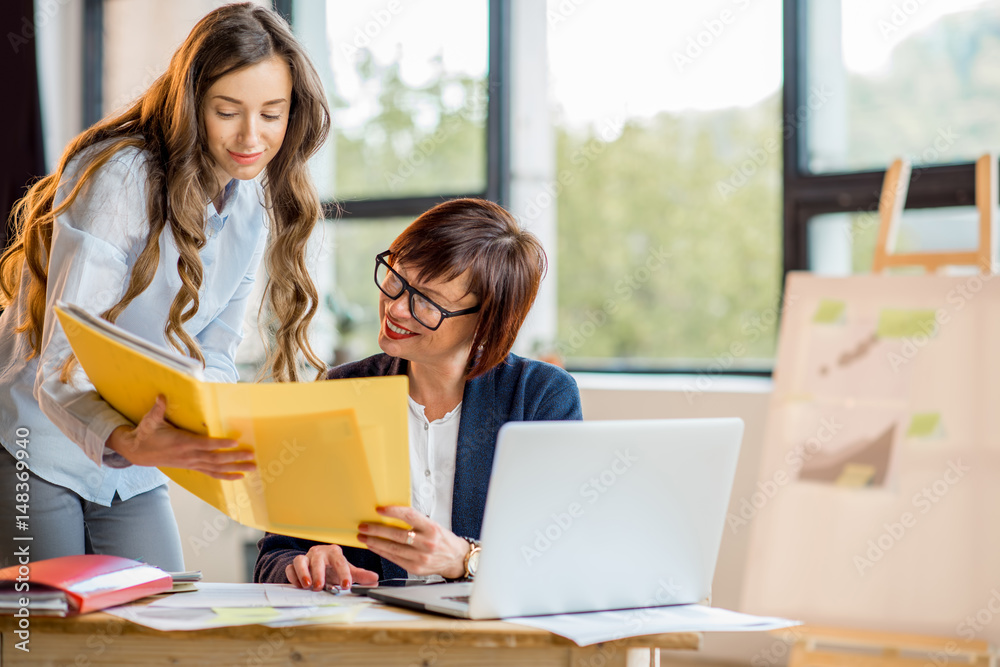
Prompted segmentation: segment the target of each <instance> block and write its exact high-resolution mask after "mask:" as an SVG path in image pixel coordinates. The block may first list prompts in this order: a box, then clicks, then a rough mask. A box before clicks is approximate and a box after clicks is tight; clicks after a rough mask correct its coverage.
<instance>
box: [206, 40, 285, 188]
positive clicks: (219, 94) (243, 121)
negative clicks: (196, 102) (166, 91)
mask: <svg viewBox="0 0 1000 667" xmlns="http://www.w3.org/2000/svg"><path fill="white" fill-rule="evenodd" d="M291 101H292V74H291V71H290V70H289V69H288V63H286V62H285V61H284V60H282V59H281V58H278V57H277V56H274V57H271V58H269V59H267V60H262V61H261V62H259V63H257V64H255V65H250V66H249V67H244V68H242V69H239V70H236V71H235V72H230V73H229V74H226V75H225V76H223V77H220V78H219V80H218V81H216V82H215V83H213V84H212V86H211V87H210V88H209V89H208V92H207V93H206V94H205V101H204V102H203V104H202V118H204V120H205V134H206V138H207V142H208V152H209V154H210V155H211V156H212V159H213V160H214V162H215V173H216V175H217V176H218V178H219V187H220V189H221V188H222V187H224V186H225V185H226V183H228V182H229V181H230V179H233V178H237V179H239V180H241V181H246V180H250V179H252V178H256V177H257V176H258V175H259V174H260V172H261V171H263V170H264V167H266V166H267V164H268V163H269V162H270V161H271V160H272V159H273V158H274V156H275V155H277V153H278V149H280V148H281V142H282V141H284V139H285V130H286V129H287V128H288V112H289V109H290V108H291Z"/></svg>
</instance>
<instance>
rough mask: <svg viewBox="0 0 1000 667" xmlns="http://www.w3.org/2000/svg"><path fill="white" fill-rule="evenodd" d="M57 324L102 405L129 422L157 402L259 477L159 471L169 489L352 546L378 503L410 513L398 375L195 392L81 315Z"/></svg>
mask: <svg viewBox="0 0 1000 667" xmlns="http://www.w3.org/2000/svg"><path fill="white" fill-rule="evenodd" d="M56 314H57V315H58V317H59V322H60V323H61V324H62V327H63V330H64V331H65V332H66V337H67V338H68V339H69V343H70V346H71V347H72V348H73V352H74V353H75V354H76V357H77V359H78V360H79V362H80V365H81V366H82V367H83V369H84V370H85V371H86V373H87V376H88V377H89V378H90V381H91V382H93V384H94V386H95V387H96V388H97V391H98V392H99V393H100V394H101V397H102V398H104V400H105V401H107V402H108V403H109V404H110V405H111V406H113V407H114V408H115V409H116V410H118V411H119V412H120V413H122V414H123V415H125V416H126V417H128V418H129V419H131V420H132V421H133V422H135V423H138V422H139V420H140V419H142V416H143V415H145V414H146V412H148V411H149V409H150V408H151V407H152V406H153V403H154V402H155V401H156V396H157V395H158V394H163V395H164V396H165V397H166V399H167V419H168V420H169V421H170V423H172V424H174V425H175V426H177V427H179V428H183V429H186V430H189V431H193V432H195V433H201V434H206V435H210V436H214V437H225V438H233V439H235V440H237V441H238V442H239V443H240V445H241V446H244V447H247V448H250V449H253V450H254V452H255V458H256V461H257V471H256V472H254V473H250V474H248V475H246V476H245V477H244V478H243V479H241V480H236V481H223V480H218V479H214V478H212V477H209V476H208V475H205V474H202V473H200V472H195V471H192V470H181V469H176V468H163V469H162V470H163V472H164V473H166V474H167V476H168V477H170V479H172V480H173V481H175V482H176V483H177V484H179V485H180V486H182V487H184V488H185V489H187V490H188V491H190V492H191V493H193V494H195V495H196V496H198V497H199V498H201V499H202V500H204V501H205V502H207V503H209V504H210V505H212V506H213V507H215V508H217V509H219V510H220V511H222V512H224V513H225V514H227V515H228V516H229V517H231V518H232V519H234V520H236V521H238V522H240V523H242V524H244V525H247V526H252V527H254V528H259V529H261V530H269V531H272V532H276V533H281V534H283V535H291V536H293V537H302V538H306V539H312V540H320V541H323V542H333V543H336V544H344V545H350V546H360V547H363V546H364V545H363V544H361V543H360V542H358V541H357V539H356V535H357V525H358V523H360V522H362V521H370V522H377V523H393V524H395V525H399V526H405V525H406V524H403V523H399V522H395V521H394V520H387V519H386V518H384V517H380V516H379V515H378V514H377V513H376V512H375V508H376V506H379V505H407V506H408V505H409V504H410V464H409V444H408V431H407V416H406V415H407V398H406V397H407V381H406V377H405V376H392V377H373V378H357V379H345V380H322V381H318V382H288V383H266V384H246V383H240V384H230V383H218V382H205V381H203V380H202V379H201V364H199V363H198V362H197V361H195V360H193V359H189V358H187V357H184V356H182V355H179V354H174V353H171V352H168V351H166V350H164V349H163V348H160V347H157V346H155V345H152V344H151V343H149V342H148V341H145V340H143V339H141V338H139V337H137V336H135V335H133V334H131V333H129V332H127V331H125V330H123V329H121V328H119V327H116V326H114V325H112V324H110V323H108V322H106V321H105V320H103V319H100V318H98V317H95V316H93V315H91V314H89V313H87V312H86V311H84V310H83V309H81V308H79V307H77V306H73V305H69V304H64V303H60V304H59V306H57V307H56Z"/></svg>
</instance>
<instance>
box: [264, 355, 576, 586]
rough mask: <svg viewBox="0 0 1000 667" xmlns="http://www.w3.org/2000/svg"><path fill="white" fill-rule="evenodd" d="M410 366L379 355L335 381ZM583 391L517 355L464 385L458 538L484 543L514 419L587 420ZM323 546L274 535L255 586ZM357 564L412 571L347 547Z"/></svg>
mask: <svg viewBox="0 0 1000 667" xmlns="http://www.w3.org/2000/svg"><path fill="white" fill-rule="evenodd" d="M405 374H406V361H405V360H402V359H399V358H397V357H390V356H388V355H386V354H377V355H375V356H373V357H368V358H367V359H363V360H361V361H355V362H352V363H348V364H343V365H341V366H337V367H336V368H333V369H331V370H330V372H329V373H328V374H327V377H328V378H329V379H337V378H353V377H374V376H380V375H405ZM582 418H583V414H582V412H581V408H580V393H579V391H578V390H577V388H576V381H575V380H573V378H572V376H570V374H569V373H567V372H566V371H564V370H562V369H561V368H558V367H556V366H553V365H551V364H546V363H544V362H541V361H532V360H529V359H523V358H521V357H518V356H517V355H514V354H511V355H509V356H508V357H507V359H506V360H505V361H504V362H503V363H502V364H500V365H498V366H496V367H495V368H493V369H491V370H490V371H488V372H486V373H484V374H483V375H482V376H480V377H478V378H476V379H474V380H470V381H469V382H466V383H465V393H464V395H463V397H462V415H461V421H460V422H459V425H458V450H457V452H456V454H455V490H454V495H453V496H452V510H451V529H452V532H454V533H455V534H456V535H461V536H463V537H472V538H475V539H478V538H479V531H480V529H481V527H482V523H483V510H484V508H485V507H486V490H487V488H488V486H489V483H490V472H491V471H492V469H493V451H494V449H495V448H496V443H497V432H498V431H499V430H500V427H501V426H503V425H504V424H505V423H506V422H510V421H545V420H557V419H582ZM316 544H320V542H313V541H310V540H302V539H298V538H294V537H287V536H285V535H276V534H274V533H267V534H266V535H265V536H264V537H263V539H261V541H260V542H259V543H258V544H257V548H258V549H259V550H260V553H259V554H258V555H257V564H256V566H255V567H254V581H256V582H265V583H287V581H288V579H287V578H286V577H285V566H286V565H289V564H290V563H291V562H292V560H293V559H294V558H295V557H296V556H298V555H300V554H304V553H305V552H306V551H308V550H309V548H310V547H312V546H314V545H316ZM344 555H345V556H346V557H347V560H348V561H350V562H351V563H352V564H353V565H354V566H356V567H361V568H364V569H366V570H371V571H373V572H377V573H378V575H379V577H380V578H382V579H391V578H396V577H405V576H406V571H405V570H403V568H401V567H399V566H398V565H396V564H395V563H392V562H390V561H387V560H385V559H384V558H381V557H379V556H377V555H375V554H374V553H372V552H371V551H368V550H367V549H359V548H357V547H344Z"/></svg>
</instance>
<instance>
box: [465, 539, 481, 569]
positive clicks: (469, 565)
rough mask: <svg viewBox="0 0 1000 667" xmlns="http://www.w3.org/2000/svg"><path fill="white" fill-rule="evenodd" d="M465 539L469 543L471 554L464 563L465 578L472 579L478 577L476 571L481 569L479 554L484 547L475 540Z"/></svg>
mask: <svg viewBox="0 0 1000 667" xmlns="http://www.w3.org/2000/svg"><path fill="white" fill-rule="evenodd" d="M463 539H465V541H466V542H468V543H469V553H467V554H465V561H464V562H463V563H462V564H463V566H464V567H465V578H466V579H472V578H474V577H475V576H476V570H478V569H479V554H480V553H481V552H482V550H483V547H482V545H481V544H480V543H479V540H474V539H472V538H471V537H466V538H463Z"/></svg>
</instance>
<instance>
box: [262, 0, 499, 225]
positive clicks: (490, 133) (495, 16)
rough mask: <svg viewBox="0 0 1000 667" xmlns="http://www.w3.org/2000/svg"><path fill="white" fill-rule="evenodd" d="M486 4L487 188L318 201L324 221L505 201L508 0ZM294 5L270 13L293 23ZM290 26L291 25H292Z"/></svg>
mask: <svg viewBox="0 0 1000 667" xmlns="http://www.w3.org/2000/svg"><path fill="white" fill-rule="evenodd" d="M488 1H489V10H488V11H489V36H488V49H489V55H488V63H489V73H488V74H487V90H488V97H487V102H486V188H485V190H479V191H476V192H440V193H437V194H433V195H418V196H410V197H377V198H370V199H339V200H336V201H334V200H325V201H323V217H324V218H327V219H332V220H344V221H350V220H351V219H352V218H357V219H363V220H376V219H379V218H398V217H411V218H412V217H416V216H418V215H420V214H421V213H423V212H424V211H426V210H427V209H429V208H431V207H433V206H435V205H437V204H440V203H441V202H443V201H447V200H449V199H455V198H458V197H477V198H480V199H488V200H490V201H492V202H494V203H497V204H500V205H501V206H507V205H508V204H509V202H510V5H511V2H512V0H488ZM295 2H296V0H272V6H273V7H274V10H275V11H277V12H278V13H280V14H281V15H282V16H284V17H285V19H286V20H287V21H288V22H289V23H292V19H293V18H294V12H295ZM292 25H294V23H292Z"/></svg>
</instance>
